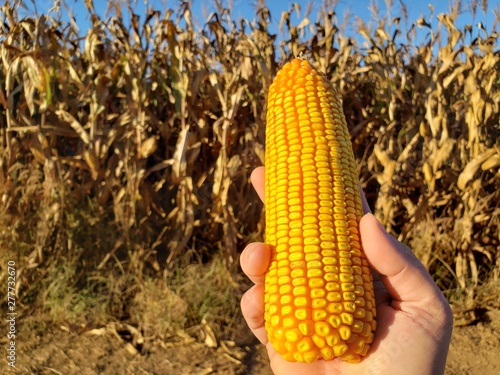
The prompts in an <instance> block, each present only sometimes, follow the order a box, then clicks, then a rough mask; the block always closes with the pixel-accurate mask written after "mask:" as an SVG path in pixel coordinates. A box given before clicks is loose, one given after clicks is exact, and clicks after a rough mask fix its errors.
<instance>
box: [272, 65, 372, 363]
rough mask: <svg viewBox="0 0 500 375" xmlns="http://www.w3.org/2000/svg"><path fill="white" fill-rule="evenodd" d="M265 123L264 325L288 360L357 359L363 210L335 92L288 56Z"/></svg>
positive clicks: (364, 271) (368, 326)
mask: <svg viewBox="0 0 500 375" xmlns="http://www.w3.org/2000/svg"><path fill="white" fill-rule="evenodd" d="M267 108H268V109H267V115H266V116H267V118H266V122H267V128H266V154H265V164H266V172H265V173H266V179H265V208H266V242H267V243H268V244H269V245H270V246H271V248H272V258H271V259H272V261H271V266H270V269H269V271H268V273H267V274H266V283H265V299H264V301H265V327H266V330H267V332H268V337H269V340H270V341H271V342H272V344H273V345H274V347H275V349H276V351H277V352H278V353H280V354H281V355H282V356H283V358H285V359H286V360H288V361H300V362H312V361H315V360H317V359H321V358H323V359H326V360H330V359H333V358H336V357H339V358H342V359H344V360H346V361H348V362H359V361H360V360H361V358H362V356H365V355H366V354H367V352H368V350H369V347H370V344H371V342H372V340H373V332H374V330H375V327H376V321H375V320H374V319H375V301H374V292H373V280H372V276H371V273H370V269H369V267H368V263H367V261H366V258H365V255H364V252H363V251H362V246H361V243H360V239H359V228H358V226H359V220H360V219H361V216H362V215H363V209H362V206H361V198H360V192H359V188H358V183H357V172H356V163H355V159H354V155H353V152H352V146H351V144H350V142H349V139H350V136H349V132H348V129H347V124H346V121H345V118H344V114H343V112H342V103H341V100H340V97H339V95H338V93H337V91H336V89H335V88H334V87H333V85H332V84H331V82H330V81H328V80H327V79H326V77H325V75H324V74H322V73H320V72H319V71H317V70H316V69H315V68H313V67H312V66H311V65H310V64H309V63H308V62H307V61H306V60H303V59H293V60H291V61H290V62H288V63H287V64H285V65H284V66H283V68H282V69H281V70H280V71H279V72H278V73H277V75H276V78H275V79H274V82H273V83H272V85H271V87H270V88H269V95H268V107H267Z"/></svg>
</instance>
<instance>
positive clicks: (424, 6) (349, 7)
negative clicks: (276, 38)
mask: <svg viewBox="0 0 500 375" xmlns="http://www.w3.org/2000/svg"><path fill="white" fill-rule="evenodd" d="M120 1H121V2H122V3H125V0H120ZM372 1H373V2H374V3H376V4H377V5H378V7H379V13H380V14H382V15H386V14H390V16H391V18H392V16H396V15H400V9H401V5H400V0H393V1H392V2H393V3H394V5H393V8H392V9H391V10H390V11H388V10H387V9H386V5H385V4H386V2H385V1H384V0H338V1H337V5H336V8H335V9H336V13H337V17H338V19H339V21H340V22H342V20H343V16H344V15H345V14H346V13H345V12H346V11H350V14H351V17H352V16H358V17H361V18H362V19H363V20H365V21H366V22H368V21H369V20H370V19H373V14H372V12H371V11H370V10H369V7H370V3H371V2H372ZM401 1H403V2H404V3H405V4H406V7H407V10H408V14H409V22H410V23H411V22H414V21H416V20H417V19H418V18H420V17H421V16H424V17H425V19H426V21H428V22H430V23H431V24H433V25H436V24H437V22H438V21H437V19H436V16H437V15H438V14H439V13H443V12H447V11H448V10H449V5H450V1H449V0H434V1H431V0H401ZM28 2H29V1H25V3H28ZM33 2H34V3H35V5H36V8H37V10H38V12H39V13H42V12H43V13H46V12H48V11H49V9H50V8H51V7H52V5H53V0H34V1H33ZM255 2H256V1H255V0H233V1H232V4H233V9H232V16H233V17H232V18H233V19H238V18H240V17H241V18H247V19H249V20H253V19H254V18H255V5H254V4H255ZM294 2H296V3H299V4H300V5H301V7H302V12H305V9H306V8H307V4H309V2H310V1H305V0H296V1H291V0H267V1H266V5H267V6H268V8H269V9H270V10H271V15H272V24H271V27H270V31H271V32H272V33H278V24H279V20H280V17H281V12H283V11H288V10H289V9H290V8H291V6H292V4H293V3H294ZM451 2H454V1H453V0H451ZM472 2H473V0H462V5H463V10H464V11H463V12H462V14H461V15H460V16H459V17H458V19H457V27H459V28H461V27H462V26H463V25H465V24H471V25H473V35H477V32H478V27H477V24H478V23H479V22H481V23H482V24H483V25H484V26H485V27H486V29H487V30H488V31H490V30H491V28H492V26H493V24H494V20H495V13H494V9H497V11H499V12H500V0H494V1H491V0H490V1H489V2H488V4H489V5H488V11H487V13H486V14H484V13H483V11H482V10H481V9H480V7H478V9H477V12H476V15H475V17H474V18H473V17H472V14H471V12H469V11H467V9H468V8H469V6H470V4H471V3H472ZM144 3H145V1H144V0H136V1H135V2H132V4H134V5H133V8H134V9H135V12H136V13H137V14H139V15H141V16H143V15H144V13H145V9H146V7H145V5H144ZM148 3H149V6H152V7H153V8H155V9H158V10H162V9H165V8H167V7H168V8H174V9H176V8H177V6H178V3H179V2H178V1H176V0H149V1H148ZM223 3H225V4H227V3H228V0H225V1H223ZM313 3H314V5H313V11H312V13H311V15H310V18H311V21H315V19H316V14H317V12H318V11H319V10H320V9H321V4H322V1H314V2H313ZM429 3H433V5H434V16H433V17H432V18H430V15H431V11H430V9H429V6H428V4H429ZM479 3H481V1H479ZM66 4H67V6H68V7H69V8H70V9H71V10H72V11H73V13H74V15H75V18H76V21H77V24H78V26H79V28H80V33H81V34H82V35H84V34H86V32H87V29H88V28H89V25H90V21H89V16H88V14H87V11H86V9H85V2H84V0H66ZM94 5H95V7H96V10H97V12H98V13H99V14H100V15H101V16H102V17H103V18H104V17H105V13H106V7H107V1H99V0H94ZM30 8H31V9H33V6H30ZM214 10H215V5H214V1H210V0H192V11H193V18H194V21H195V24H197V25H199V26H202V25H203V24H204V21H205V18H204V17H205V16H206V15H208V14H210V12H212V11H214ZM63 18H64V19H67V16H66V15H65V14H63ZM351 19H352V18H351ZM295 20H296V19H295ZM496 28H497V29H499V28H500V25H497V26H496ZM422 32H425V31H422ZM347 33H349V34H350V35H351V36H352V35H354V36H355V34H356V33H355V30H354V29H353V28H352V27H351V28H348V29H347ZM358 40H360V39H358Z"/></svg>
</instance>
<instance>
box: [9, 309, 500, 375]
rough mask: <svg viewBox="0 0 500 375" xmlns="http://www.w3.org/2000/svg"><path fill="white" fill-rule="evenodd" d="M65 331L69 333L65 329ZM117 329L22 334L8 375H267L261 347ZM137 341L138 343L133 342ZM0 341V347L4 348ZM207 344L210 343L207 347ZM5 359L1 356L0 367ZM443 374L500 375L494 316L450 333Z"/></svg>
mask: <svg viewBox="0 0 500 375" xmlns="http://www.w3.org/2000/svg"><path fill="white" fill-rule="evenodd" d="M70 328H71V327H70ZM137 341H138V340H135V339H134V334H133V332H127V329H126V328H124V327H123V326H120V325H116V326H115V325H111V326H108V327H103V328H101V329H93V330H87V331H84V332H78V329H68V328H67V327H64V328H63V329H62V328H61V327H52V328H50V329H47V330H37V332H36V333H29V332H22V331H21V334H20V336H19V337H18V340H17V345H18V347H17V361H16V369H15V370H13V371H10V373H12V374H69V375H71V374H83V375H87V374H88V375H91V374H92V375H93V374H109V375H112V374H143V375H149V374H158V375H162V374H165V375H170V374H172V375H208V374H216V375H232V374H236V375H243V374H252V375H271V374H272V372H271V370H270V368H269V365H268V360H267V355H266V353H265V351H264V348H263V347H262V346H261V345H258V344H255V343H250V344H248V345H242V344H239V345H238V344H235V343H233V342H219V343H217V347H210V346H213V345H214V344H213V343H212V344H211V345H210V346H208V345H207V342H206V341H205V342H204V343H201V342H197V341H196V340H195V339H192V338H189V337H177V338H172V339H170V340H166V341H162V342H160V341H157V342H156V343H152V344H149V345H147V344H144V343H141V342H137ZM139 341H140V340H139ZM5 344H6V343H5V340H3V341H2V347H3V346H5ZM209 344H210V343H209ZM4 366H5V357H4V356H3V355H2V366H1V367H3V368H5V367H4ZM446 374H460V375H468V374H470V375H475V374H478V375H479V374H480V375H490V374H491V375H498V374H500V310H497V309H495V310H487V309H484V310H481V311H479V312H478V316H477V322H476V323H472V324H470V325H467V326H464V327H456V328H455V330H454V333H453V339H452V342H451V347H450V352H449V357H448V364H447V369H446Z"/></svg>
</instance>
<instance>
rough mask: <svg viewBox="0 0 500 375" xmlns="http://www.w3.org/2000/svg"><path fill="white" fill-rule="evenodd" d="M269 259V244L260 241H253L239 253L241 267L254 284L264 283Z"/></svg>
mask: <svg viewBox="0 0 500 375" xmlns="http://www.w3.org/2000/svg"><path fill="white" fill-rule="evenodd" d="M270 259H271V249H269V246H268V245H266V244H265V243H262V242H253V243H251V244H249V245H248V246H247V247H246V248H245V250H243V252H242V253H241V256H240V265H241V269H242V270H243V272H244V273H245V274H246V275H247V276H248V278H249V279H250V280H252V282H253V283H254V284H264V275H265V273H266V271H267V269H268V268H269V261H270Z"/></svg>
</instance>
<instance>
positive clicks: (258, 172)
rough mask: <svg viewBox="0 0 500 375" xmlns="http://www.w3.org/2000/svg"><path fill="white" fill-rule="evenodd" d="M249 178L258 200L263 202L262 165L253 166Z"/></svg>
mask: <svg viewBox="0 0 500 375" xmlns="http://www.w3.org/2000/svg"><path fill="white" fill-rule="evenodd" d="M250 180H251V181H252V185H253V187H254V188H255V191H256V192H257V195H258V196H259V198H260V200H261V201H262V202H264V167H257V168H255V169H254V170H253V172H252V174H251V175H250Z"/></svg>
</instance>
